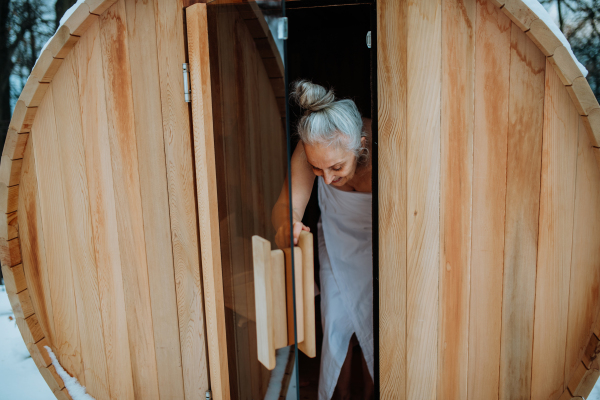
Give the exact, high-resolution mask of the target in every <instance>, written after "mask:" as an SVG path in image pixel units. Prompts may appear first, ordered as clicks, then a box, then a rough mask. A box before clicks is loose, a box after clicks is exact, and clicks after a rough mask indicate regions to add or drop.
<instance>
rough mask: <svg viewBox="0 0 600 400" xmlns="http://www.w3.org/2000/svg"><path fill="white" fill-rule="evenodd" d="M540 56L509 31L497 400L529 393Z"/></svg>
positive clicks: (543, 62)
mask: <svg viewBox="0 0 600 400" xmlns="http://www.w3.org/2000/svg"><path fill="white" fill-rule="evenodd" d="M545 66H546V58H545V57H544V55H543V54H542V53H541V51H540V50H539V49H538V48H537V47H536V45H535V44H534V43H533V42H532V41H531V40H530V39H529V38H528V37H527V35H526V34H525V33H523V31H521V29H519V27H517V26H516V25H514V24H513V25H512V28H511V58H510V97H509V130H508V159H507V171H506V222H505V234H504V243H505V247H504V282H503V298H502V339H501V356H500V396H499V397H500V399H525V398H529V396H530V392H531V357H532V351H533V322H534V320H533V317H534V298H535V276H536V261H537V241H538V217H539V202H540V168H541V156H542V128H543V116H544V76H545V75H544V71H545Z"/></svg>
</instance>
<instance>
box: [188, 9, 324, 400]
mask: <svg viewBox="0 0 600 400" xmlns="http://www.w3.org/2000/svg"><path fill="white" fill-rule="evenodd" d="M281 17H282V9H281V3H280V2H278V1H268V2H267V1H256V2H245V3H239V2H232V1H219V0H217V1H213V2H211V3H209V4H196V5H193V6H190V7H188V8H187V9H186V20H187V37H188V56H189V71H190V82H191V108H192V122H193V123H192V125H193V136H194V148H195V163H196V171H195V174H196V183H197V196H198V214H199V220H200V221H199V226H200V238H201V243H200V246H201V254H202V271H203V284H204V290H205V297H206V302H205V312H206V321H207V324H206V326H207V343H208V354H209V365H210V382H211V389H212V392H213V397H214V398H215V399H217V398H223V399H226V398H232V399H255V400H256V399H265V398H279V397H280V396H284V398H285V397H287V398H292V399H295V398H297V395H296V393H297V387H296V385H295V384H294V385H291V386H290V385H289V384H290V380H291V378H292V375H293V371H294V365H295V364H296V363H295V352H296V349H295V345H296V340H295V335H294V334H293V332H294V331H296V337H297V338H298V342H300V341H302V342H303V345H302V346H301V349H302V347H307V342H305V341H304V336H305V335H304V333H305V330H304V327H302V329H301V331H300V332H299V331H298V329H297V328H298V327H297V326H295V325H297V324H296V323H295V321H294V319H293V317H292V318H290V315H293V314H294V306H295V305H297V304H296V303H302V304H300V306H301V310H300V311H303V310H304V309H305V305H304V301H300V300H298V299H299V297H298V295H302V294H304V289H302V288H303V287H304V286H298V284H299V282H296V287H297V288H300V289H298V290H296V292H297V293H296V294H297V296H296V302H294V297H293V296H291V295H290V292H292V291H293V290H292V288H293V284H294V281H295V280H297V279H296V278H295V277H294V272H296V275H297V276H298V278H301V275H298V273H301V271H295V269H294V267H293V265H298V261H300V260H299V259H298V260H297V261H296V263H295V264H294V262H293V261H292V253H293V254H299V253H298V250H300V249H296V252H292V251H286V252H287V253H288V255H289V256H288V257H284V256H283V255H282V254H280V253H278V256H276V257H275V258H276V259H277V260H280V261H283V259H287V262H286V264H287V268H286V271H282V270H280V271H279V272H283V273H284V275H287V276H286V277H285V278H284V279H285V280H287V281H288V283H286V284H285V287H283V288H282V287H280V286H277V287H276V289H281V290H282V291H281V293H284V297H283V301H284V303H283V305H284V307H283V308H281V307H280V309H282V310H283V311H282V314H281V316H280V317H279V319H278V322H280V324H279V326H283V327H284V328H285V329H286V332H285V335H286V336H284V338H285V337H287V340H286V341H285V343H283V342H282V343H280V345H279V346H278V347H281V348H279V349H277V350H276V349H275V348H271V353H270V354H269V353H268V350H266V347H265V346H264V343H266V342H268V338H269V337H271V338H272V335H273V330H272V327H271V326H270V325H269V326H267V325H265V324H264V322H265V318H264V316H265V315H267V314H268V310H267V305H269V307H270V305H271V303H269V302H266V298H267V292H266V289H267V287H268V288H269V289H271V288H272V287H271V286H269V285H268V284H267V281H266V280H265V279H264V278H265V274H264V272H265V271H266V269H265V267H267V269H269V270H270V266H271V264H270V262H271V248H275V233H276V232H275V229H274V228H273V226H272V224H271V210H272V208H273V206H274V205H275V203H276V201H277V199H278V197H279V194H280V192H281V190H282V187H283V185H284V181H285V179H286V177H287V174H288V165H289V157H290V154H289V150H288V149H289V146H288V145H289V143H288V139H289V138H288V137H287V127H286V121H287V118H286V91H285V83H284V81H285V79H284V76H285V70H284V57H283V40H282V39H279V36H280V34H279V31H280V30H281V32H282V33H283V31H284V30H283V29H282V28H284V26H282V25H281V24H282V18H281ZM290 234H291V232H290ZM253 237H257V238H258V237H260V240H259V242H256V240H257V239H255V243H259V244H260V245H259V246H258V247H256V248H255V249H253ZM305 241H306V243H307V246H308V243H309V242H308V240H305ZM267 247H268V250H265V249H267ZM307 248H308V247H307ZM258 250H260V251H262V250H264V251H263V253H260V254H259V253H257V251H258ZM284 250H285V249H284ZM309 251H312V243H310V250H306V252H309ZM261 256H265V257H263V258H262V259H261V260H262V264H261V263H260V262H259V263H258V264H257V265H260V266H261V268H262V269H261V270H260V271H258V270H256V269H255V262H254V261H255V260H258V259H260V257H261ZM257 257H258V258H257ZM309 258H310V259H311V261H312V255H311V256H310V257H309ZM265 260H266V261H265ZM265 262H266V264H265ZM278 265H283V264H278ZM306 271H308V269H306ZM306 275H307V276H308V275H310V279H309V280H310V281H311V286H309V288H310V296H308V297H309V298H311V300H312V301H313V302H312V310H313V311H312V314H311V316H312V322H311V324H310V326H312V327H313V334H312V338H313V339H312V342H314V293H313V288H314V284H313V283H312V278H313V273H312V270H310V272H309V273H307V274H306ZM255 276H256V277H258V278H259V280H258V281H256V280H255ZM300 280H303V279H300ZM269 282H272V281H269ZM305 286H307V287H308V285H305ZM286 288H287V289H288V290H287V292H288V294H285V293H286V292H285V290H286ZM281 305H282V303H281V302H280V303H279V306H281ZM307 308H310V305H309V306H307ZM296 311H298V310H296ZM302 314H304V313H302ZM309 314H310V313H309ZM269 315H271V314H269ZM281 318H285V320H284V324H283V325H282V324H281V322H282V321H281ZM288 321H289V322H290V324H289V325H288ZM302 321H304V319H303V320H302ZM308 336H310V335H308ZM301 339H302V340H301ZM313 347H314V346H313ZM275 350H276V352H275ZM265 351H267V353H265ZM313 353H314V352H313ZM265 354H266V355H265ZM313 356H314V355H313ZM290 388H292V392H293V393H290V394H289V396H288V389H290Z"/></svg>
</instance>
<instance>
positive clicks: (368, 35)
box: [367, 31, 371, 48]
mask: <svg viewBox="0 0 600 400" xmlns="http://www.w3.org/2000/svg"><path fill="white" fill-rule="evenodd" d="M367 47H368V48H371V31H369V32H367Z"/></svg>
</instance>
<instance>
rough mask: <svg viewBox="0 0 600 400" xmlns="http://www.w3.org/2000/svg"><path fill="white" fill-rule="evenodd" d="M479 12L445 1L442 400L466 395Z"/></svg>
mask: <svg viewBox="0 0 600 400" xmlns="http://www.w3.org/2000/svg"><path fill="white" fill-rule="evenodd" d="M476 13H477V2H476V1H475V0H449V1H444V2H443V3H442V100H441V101H442V103H441V176H440V179H441V185H440V224H441V226H440V266H439V268H440V272H439V273H440V277H439V279H440V285H439V290H440V293H439V306H438V307H439V333H438V348H439V354H438V387H437V398H438V399H465V398H466V397H467V368H468V364H469V363H468V357H469V354H468V344H469V290H470V267H471V209H472V190H473V124H474V117H475V116H474V105H475V104H474V103H475V92H474V86H475V19H476Z"/></svg>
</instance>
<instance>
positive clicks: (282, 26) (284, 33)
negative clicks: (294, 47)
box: [277, 17, 288, 40]
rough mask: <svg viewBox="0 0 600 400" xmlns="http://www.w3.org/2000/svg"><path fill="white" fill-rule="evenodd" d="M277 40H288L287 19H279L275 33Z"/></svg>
mask: <svg viewBox="0 0 600 400" xmlns="http://www.w3.org/2000/svg"><path fill="white" fill-rule="evenodd" d="M277 36H278V37H279V39H283V40H287V38H288V19H287V17H283V18H279V29H278V32H277Z"/></svg>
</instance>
